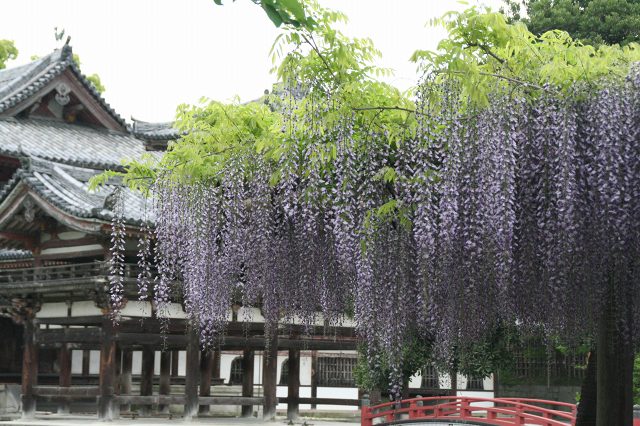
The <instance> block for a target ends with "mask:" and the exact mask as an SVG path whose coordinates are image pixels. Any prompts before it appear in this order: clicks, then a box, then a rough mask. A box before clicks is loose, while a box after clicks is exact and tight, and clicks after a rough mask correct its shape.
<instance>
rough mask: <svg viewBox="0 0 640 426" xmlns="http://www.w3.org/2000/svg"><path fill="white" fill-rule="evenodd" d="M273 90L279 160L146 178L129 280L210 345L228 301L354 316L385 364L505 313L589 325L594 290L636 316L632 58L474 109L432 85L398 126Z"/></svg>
mask: <svg viewBox="0 0 640 426" xmlns="http://www.w3.org/2000/svg"><path fill="white" fill-rule="evenodd" d="M275 97H276V98H277V99H276V100H275V101H274V102H272V104H271V105H270V106H263V107H264V108H270V109H271V111H275V112H274V113H275V114H278V115H279V117H281V119H282V121H281V123H282V128H281V130H280V132H281V135H282V140H281V141H280V144H281V146H282V147H283V148H282V149H281V151H280V153H279V155H278V156H273V155H266V154H265V153H264V152H261V151H260V150H257V151H256V150H255V149H254V150H251V149H242V150H237V151H236V152H235V153H234V154H233V155H231V156H229V157H227V158H226V159H225V161H224V163H223V164H221V165H220V170H219V171H218V172H217V173H216V174H215V175H214V176H207V177H206V178H201V179H195V178H185V177H184V176H176V175H175V174H172V173H171V172H170V171H167V172H164V173H161V174H159V175H158V177H157V179H156V180H155V182H154V184H153V187H152V192H153V200H154V201H153V210H154V215H155V217H156V222H155V228H154V230H153V231H151V230H148V232H147V234H146V235H145V237H143V239H142V240H141V242H140V248H141V250H140V255H139V258H140V264H141V266H142V268H143V270H144V271H147V273H143V274H141V276H140V279H139V286H140V293H141V296H142V298H153V299H154V300H155V303H156V305H157V306H158V309H159V315H162V314H163V312H164V309H165V308H166V306H167V303H168V302H169V301H170V299H171V298H172V297H173V295H175V294H178V293H179V294H180V295H181V297H183V298H184V305H185V306H186V310H187V313H188V315H189V316H190V317H191V318H192V319H193V320H194V321H195V322H196V323H197V324H198V325H199V328H200V335H201V339H202V341H203V343H212V342H214V341H215V339H216V338H218V337H219V336H221V335H223V333H224V329H225V325H226V321H227V317H228V311H229V309H230V306H231V305H232V303H241V304H242V305H243V306H254V307H259V308H260V310H261V312H262V314H263V315H264V318H265V319H266V322H267V324H268V325H269V326H272V325H273V324H275V323H277V322H293V321H296V322H298V323H302V324H309V325H310V324H313V323H314V322H315V321H316V320H317V319H318V318H319V316H322V318H324V319H325V320H327V321H329V323H330V324H338V323H340V322H341V321H342V320H343V319H344V318H345V317H352V318H353V320H354V321H355V323H356V327H357V330H358V333H359V336H360V337H361V338H362V339H363V341H366V342H367V347H368V349H369V350H371V351H383V352H385V353H387V354H389V355H390V358H391V359H392V360H394V364H395V365H396V367H397V365H400V364H401V362H402V360H401V351H400V348H401V347H402V344H403V342H404V341H405V339H406V338H407V336H409V335H410V334H411V335H415V334H417V335H419V336H422V338H424V339H429V340H430V341H432V342H434V347H436V348H438V354H439V355H440V356H441V357H442V359H446V358H447V356H449V355H448V354H450V351H451V350H452V348H454V347H456V346H459V344H460V343H461V342H473V341H478V340H481V339H483V338H484V337H485V336H487V335H488V334H489V333H491V331H492V330H494V329H495V327H497V326H498V325H499V324H518V325H520V326H522V327H532V328H538V329H540V328H542V329H544V330H545V331H546V332H548V333H554V334H556V335H562V336H584V335H585V334H587V333H589V331H591V330H593V326H594V325H595V323H596V321H597V318H598V315H599V313H600V312H601V310H602V300H604V299H605V298H611V297H613V298H615V299H614V300H615V301H616V302H617V305H618V306H621V307H622V308H621V311H623V312H625V316H624V317H625V318H627V320H628V321H627V324H628V325H630V324H631V323H632V322H636V321H632V318H633V319H635V318H637V314H638V310H637V306H638V303H637V298H638V295H640V286H639V284H640V273H639V268H640V266H639V262H640V68H638V67H632V69H631V71H630V73H629V75H628V77H627V78H626V79H625V80H624V81H621V82H620V81H612V82H611V83H606V84H604V85H600V86H598V88H597V89H594V88H593V87H590V86H587V85H580V84H576V85H575V87H572V88H570V89H569V90H568V92H567V91H564V92H562V93H560V92H558V91H556V90H555V88H554V87H553V86H551V85H549V86H547V87H544V88H542V89H541V90H539V91H538V93H537V95H536V96H528V97H524V96H522V92H521V91H514V90H513V89H512V87H511V85H509V84H502V83H501V84H496V86H495V89H494V90H492V91H491V96H490V98H489V101H488V105H483V106H473V105H472V104H470V103H468V102H466V100H465V98H464V96H463V95H462V93H461V91H460V88H459V85H458V84H456V82H455V80H454V79H441V78H431V77H429V78H425V79H424V80H423V82H422V83H421V84H420V86H419V88H418V91H417V96H416V100H415V118H416V121H417V125H416V126H415V127H414V129H413V130H412V131H407V132H406V133H405V134H403V135H401V137H396V138H391V137H390V135H389V134H388V133H387V132H386V131H385V130H382V129H380V128H378V127H376V125H375V121H374V120H369V121H367V122H364V121H363V120H359V119H358V117H359V116H358V114H359V112H358V111H353V113H352V114H342V115H340V116H339V117H338V118H335V119H332V120H326V119H321V118H322V117H327V116H328V115H330V114H331V112H332V111H336V110H338V109H339V107H340V105H338V104H339V100H337V99H339V98H338V97H332V96H327V95H326V93H323V94H321V95H319V94H318V93H317V91H314V90H310V89H308V88H307V87H305V85H304V84H303V83H300V82H296V83H295V84H290V85H287V86H285V87H284V88H283V89H282V90H280V91H279V92H278V95H277V96H275ZM301 111H302V112H301ZM197 131H203V130H197ZM114 230H115V233H114V235H115V240H116V244H115V246H114V252H115V253H114V256H113V259H114V260H115V261H116V263H115V264H114V268H115V269H114V280H113V281H114V282H113V287H112V295H113V301H114V306H116V307H117V306H118V305H119V304H120V303H121V301H122V294H123V288H122V281H121V280H118V278H117V276H118V265H117V261H118V260H122V259H123V257H122V253H119V250H118V247H122V246H123V244H121V242H122V241H123V239H124V232H123V229H122V225H121V223H120V222H118V221H117V220H116V221H115V223H114ZM119 242H120V243H119ZM152 264H153V268H154V269H155V268H157V272H158V277H157V278H156V279H155V281H152V280H150V279H149V277H150V270H151V268H152V266H151V265H152ZM247 312H248V310H247ZM636 323H637V322H636ZM627 329H628V330H631V327H627ZM396 371H397V369H396Z"/></svg>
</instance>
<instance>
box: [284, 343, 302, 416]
mask: <svg viewBox="0 0 640 426" xmlns="http://www.w3.org/2000/svg"><path fill="white" fill-rule="evenodd" d="M287 365H288V367H289V376H288V377H287V379H288V383H287V385H288V387H289V389H288V393H287V398H288V401H289V402H288V403H287V419H289V420H296V419H297V418H298V414H299V412H300V402H299V398H300V350H299V349H289V360H288V361H287Z"/></svg>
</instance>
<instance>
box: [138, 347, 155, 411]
mask: <svg viewBox="0 0 640 426" xmlns="http://www.w3.org/2000/svg"><path fill="white" fill-rule="evenodd" d="M154 361H155V351H154V350H153V346H143V348H142V374H141V376H140V395H141V396H150V395H153V364H154ZM150 414H151V406H149V405H142V406H141V407H140V415H141V416H148V415H150Z"/></svg>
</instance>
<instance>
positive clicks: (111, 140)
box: [0, 118, 162, 169]
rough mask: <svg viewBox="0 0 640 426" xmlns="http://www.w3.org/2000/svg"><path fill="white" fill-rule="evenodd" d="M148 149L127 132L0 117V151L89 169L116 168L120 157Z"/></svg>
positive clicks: (136, 157)
mask: <svg viewBox="0 0 640 426" xmlns="http://www.w3.org/2000/svg"><path fill="white" fill-rule="evenodd" d="M144 153H147V154H149V155H152V156H155V157H158V158H159V157H160V156H161V155H162V154H161V153H158V152H147V151H146V150H145V148H144V146H143V144H142V142H141V141H140V140H139V139H136V138H135V137H134V136H132V135H130V134H127V133H117V132H112V131H107V130H101V129H94V128H90V127H84V126H80V125H77V124H68V123H63V122H59V121H53V120H52V121H49V120H38V119H26V120H19V119H14V118H6V119H2V118H0V154H5V155H11V156H14V157H21V156H36V157H40V158H44V159H48V160H52V161H57V162H62V163H66V164H72V165H76V166H81V167H88V168H98V169H106V168H115V167H117V166H119V165H120V164H121V161H122V160H123V159H139V158H140V157H141V156H142V155H143V154H144Z"/></svg>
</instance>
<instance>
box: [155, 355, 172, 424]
mask: <svg viewBox="0 0 640 426" xmlns="http://www.w3.org/2000/svg"><path fill="white" fill-rule="evenodd" d="M158 393H159V394H160V395H169V394H170V393H171V352H169V351H162V352H160V389H159V392H158ZM158 410H160V411H161V412H163V413H165V414H168V413H169V406H168V405H161V406H159V407H158Z"/></svg>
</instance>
